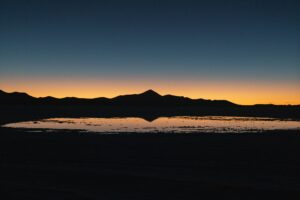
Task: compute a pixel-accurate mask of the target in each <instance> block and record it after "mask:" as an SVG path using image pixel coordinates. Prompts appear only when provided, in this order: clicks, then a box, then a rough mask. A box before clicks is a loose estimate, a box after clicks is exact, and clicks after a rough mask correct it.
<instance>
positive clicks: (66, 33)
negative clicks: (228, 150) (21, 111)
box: [0, 0, 300, 105]
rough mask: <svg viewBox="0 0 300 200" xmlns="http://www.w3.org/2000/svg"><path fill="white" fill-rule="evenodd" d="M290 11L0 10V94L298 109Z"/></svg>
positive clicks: (117, 5)
mask: <svg viewBox="0 0 300 200" xmlns="http://www.w3.org/2000/svg"><path fill="white" fill-rule="evenodd" d="M299 10H300V1H297V0H293V1H292V0H282V1H278V0H273V1H264V0H245V1H240V0H197V1H196V0H195V1H189V0H181V1H177V0H169V1H165V0H155V1H154V0H151V1H150V0H148V1H147V0H145V1H138V0H137V1H131V0H127V1H124V0H119V1H117V0H103V1H101V0H81V1H79V0H69V1H64V0H20V1H16V0H1V1H0V89H1V90H4V91H7V92H13V91H19V92H27V93H29V94H30V95H32V96H36V97H40V96H54V97H65V96H76V97H84V98H92V97H100V96H105V97H114V96H117V95H120V94H131V93H140V92H143V91H145V90H148V89H153V90H155V91H157V92H159V93H160V94H162V95H164V94H174V95H180V96H187V97H190V98H204V99H227V100H230V101H232V102H234V103H239V104H245V105H248V104H268V103H273V104H300V12H299Z"/></svg>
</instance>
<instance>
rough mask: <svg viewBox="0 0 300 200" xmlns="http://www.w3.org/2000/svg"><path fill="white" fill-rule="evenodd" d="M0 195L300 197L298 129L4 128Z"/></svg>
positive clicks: (0, 141) (0, 132) (0, 131)
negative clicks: (104, 131)
mask: <svg viewBox="0 0 300 200" xmlns="http://www.w3.org/2000/svg"><path fill="white" fill-rule="evenodd" d="M0 190H1V192H0V196H1V197H0V199H4V200H5V199H29V200H33V199H43V200H44V199H45V200H46V199H51V200H52V199H55V200H59V199H72V200H73V199H113V200H114V199H117V200H118V199H121V200H125V199H164V200H165V199H265V200H266V199H299V198H300V134H299V132H297V131H285V132H284V131H278V132H268V133H259V134H253V133H252V134H240V135H236V134H200V133H199V134H189V135H184V134H182V135H170V134H122V135H97V134H94V133H79V132H74V131H67V130H62V131H55V132H48V133H45V132H43V133H40V132H39V133H28V132H26V131H25V130H22V129H10V128H0Z"/></svg>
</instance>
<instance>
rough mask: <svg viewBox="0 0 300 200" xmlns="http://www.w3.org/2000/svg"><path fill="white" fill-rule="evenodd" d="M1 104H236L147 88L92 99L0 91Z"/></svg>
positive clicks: (221, 105)
mask: <svg viewBox="0 0 300 200" xmlns="http://www.w3.org/2000/svg"><path fill="white" fill-rule="evenodd" d="M0 103H1V104H19V105H29V104H31V105H98V106H158V107H160V106H164V107H165V106H202V107H204V106H209V107H211V106H220V107H228V106H235V105H236V104H234V103H232V102H229V101H226V100H205V99H190V98H187V97H182V96H174V95H164V96H162V95H160V94H158V93H156V92H155V91H153V90H148V91H146V92H143V93H141V94H130V95H121V96H117V97H114V98H111V99H109V98H105V97H99V98H94V99H84V98H76V97H65V98H61V99H59V98H54V97H40V98H35V97H32V96H30V95H28V94H26V93H19V92H13V93H6V92H4V91H0Z"/></svg>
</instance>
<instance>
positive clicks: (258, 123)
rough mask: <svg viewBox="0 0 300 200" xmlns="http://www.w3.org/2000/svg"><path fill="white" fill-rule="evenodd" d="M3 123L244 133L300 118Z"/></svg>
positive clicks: (299, 125)
mask: <svg viewBox="0 0 300 200" xmlns="http://www.w3.org/2000/svg"><path fill="white" fill-rule="evenodd" d="M4 126H5V127H12V128H30V129H73V130H74V129H75V130H84V131H89V132H99V133H129V132H138V133H153V132H164V133H195V132H206V133H229V132H230V133H232V132H234V133H243V132H261V131H267V130H289V129H299V130H300V121H293V120H279V119H274V118H258V117H229V116H204V117H198V116H195V117H193V116H180V117H160V118H158V119H156V120H154V121H146V120H144V119H142V118H137V117H126V118H49V119H44V120H40V121H29V122H19V123H11V124H6V125H4Z"/></svg>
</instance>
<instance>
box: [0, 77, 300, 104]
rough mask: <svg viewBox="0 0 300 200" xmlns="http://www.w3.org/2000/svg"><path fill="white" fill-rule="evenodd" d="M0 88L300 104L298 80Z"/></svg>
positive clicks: (11, 83) (37, 83)
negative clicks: (145, 92) (149, 93)
mask: <svg viewBox="0 0 300 200" xmlns="http://www.w3.org/2000/svg"><path fill="white" fill-rule="evenodd" d="M0 89H1V90H4V91H6V92H14V91H18V92H26V93H28V94H29V95H31V96H34V97H45V96H53V97H57V98H63V97H80V98H95V97H108V98H112V97H115V96H118V95H124V94H137V93H142V92H144V91H146V90H148V89H153V90H155V91H156V92H158V93H160V94H161V95H166V94H172V95H178V96H186V97H190V98H193V99H197V98H203V99H224V100H229V101H231V102H234V103H237V104H242V105H252V104H281V105H287V104H291V105H300V92H299V91H300V86H299V84H298V83H295V82H290V83H286V82H284V83H280V82H277V83H275V84H274V83H268V82H257V81H256V82H251V81H248V82H247V81H231V82H228V81H223V82H222V81H207V80H203V81H195V80H194V81H190V82H188V81H178V80H173V81H170V80H169V81H162V80H154V81H153V80H143V82H142V83H141V82H140V81H136V80H135V81H133V80H122V81H121V80H119V81H113V80H96V79H91V80H80V79H78V80H76V81H74V80H55V81H51V80H47V79H44V80H36V79H35V80H21V79H15V80H1V81H0Z"/></svg>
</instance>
